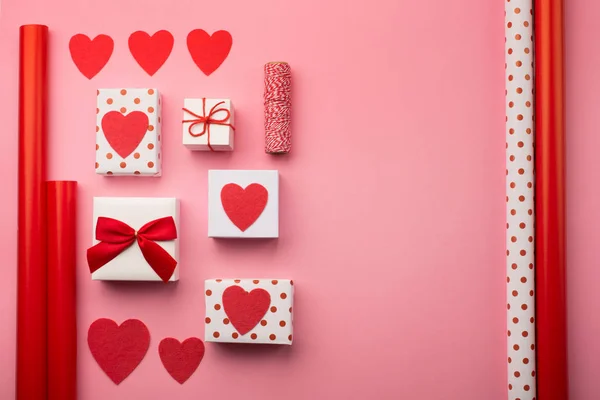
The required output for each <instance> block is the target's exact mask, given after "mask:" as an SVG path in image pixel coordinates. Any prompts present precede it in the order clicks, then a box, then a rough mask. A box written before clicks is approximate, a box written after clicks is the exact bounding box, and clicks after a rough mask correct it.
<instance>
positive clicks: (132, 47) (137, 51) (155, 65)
mask: <svg viewBox="0 0 600 400" xmlns="http://www.w3.org/2000/svg"><path fill="white" fill-rule="evenodd" d="M171 50H173V35H171V33H170V32H168V31H158V32H156V33H155V34H154V35H152V36H150V35H149V34H147V33H146V32H142V31H137V32H134V33H132V34H131V36H129V51H130V52H131V55H132V56H133V58H135V61H137V63H138V64H140V67H142V69H143V70H144V71H146V72H147V73H148V75H150V76H152V75H154V74H155V73H156V71H158V70H159V69H160V67H162V65H163V64H164V63H165V61H167V58H169V55H170V54H171Z"/></svg>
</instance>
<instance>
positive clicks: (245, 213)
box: [221, 183, 269, 232]
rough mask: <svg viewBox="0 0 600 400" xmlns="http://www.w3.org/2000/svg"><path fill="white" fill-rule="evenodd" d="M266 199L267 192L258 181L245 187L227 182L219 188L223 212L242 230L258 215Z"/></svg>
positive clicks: (263, 207) (267, 197)
mask: <svg viewBox="0 0 600 400" xmlns="http://www.w3.org/2000/svg"><path fill="white" fill-rule="evenodd" d="M268 199H269V192H267V189H265V187H264V186H263V185H259V184H258V183H252V184H250V185H248V187H246V189H242V188H241V186H239V185H236V184H235V183H228V184H227V185H225V186H223V189H221V203H222V204H223V209H224V210H225V214H227V216H228V217H229V219H230V220H231V222H233V224H234V225H235V226H237V227H238V228H240V230H241V231H242V232H244V231H245V230H246V229H248V228H249V227H250V226H251V225H252V224H253V223H254V222H255V221H256V220H257V219H258V217H260V214H262V212H263V210H264V209H265V207H266V205H267V200H268Z"/></svg>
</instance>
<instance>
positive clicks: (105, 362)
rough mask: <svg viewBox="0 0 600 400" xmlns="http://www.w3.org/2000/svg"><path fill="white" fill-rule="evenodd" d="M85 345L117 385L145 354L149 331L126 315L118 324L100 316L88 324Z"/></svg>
mask: <svg viewBox="0 0 600 400" xmlns="http://www.w3.org/2000/svg"><path fill="white" fill-rule="evenodd" d="M88 345H89V346H90V351H91V352H92V355H93V356H94V358H95V359H96V362H97V363H98V365H99V366H100V368H102V370H103V371H104V372H105V373H106V375H108V377H109V378H110V379H112V381H113V382H114V383H116V384H117V385H118V384H119V383H121V382H123V380H124V379H125V378H127V377H128V376H129V374H131V373H132V372H133V370H135V369H136V368H137V366H138V365H139V364H140V362H141V361H142V359H143V358H144V356H145V355H146V352H147V351H148V347H149V346H150V332H148V328H147V327H146V325H144V323H143V322H142V321H140V320H137V319H128V320H127V321H125V322H123V323H122V324H121V326H118V325H117V323H116V322H115V321H113V320H111V319H106V318H100V319H98V320H96V321H94V322H93V323H92V325H90V329H89V330H88Z"/></svg>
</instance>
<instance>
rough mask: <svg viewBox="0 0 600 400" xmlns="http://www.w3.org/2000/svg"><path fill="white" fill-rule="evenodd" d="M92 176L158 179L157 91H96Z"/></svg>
mask: <svg viewBox="0 0 600 400" xmlns="http://www.w3.org/2000/svg"><path fill="white" fill-rule="evenodd" d="M97 95H98V96H97V105H96V173H97V174H101V175H114V176H117V175H140V176H160V174H161V136H160V133H161V115H160V114H161V99H160V94H159V92H158V90H157V89H100V90H98V91H97Z"/></svg>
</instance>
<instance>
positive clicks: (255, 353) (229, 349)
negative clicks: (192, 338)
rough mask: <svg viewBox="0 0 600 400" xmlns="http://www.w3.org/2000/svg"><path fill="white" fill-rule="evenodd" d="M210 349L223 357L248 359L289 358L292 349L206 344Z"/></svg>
mask: <svg viewBox="0 0 600 400" xmlns="http://www.w3.org/2000/svg"><path fill="white" fill-rule="evenodd" d="M209 344H210V347H211V349H210V350H211V352H214V353H219V354H222V355H225V356H232V355H234V354H235V355H236V356H238V355H244V356H248V357H273V355H275V354H277V356H278V357H291V356H292V347H294V346H289V345H285V344H267V343H255V344H254V343H252V344H249V343H215V342H211V343H206V345H209Z"/></svg>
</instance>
